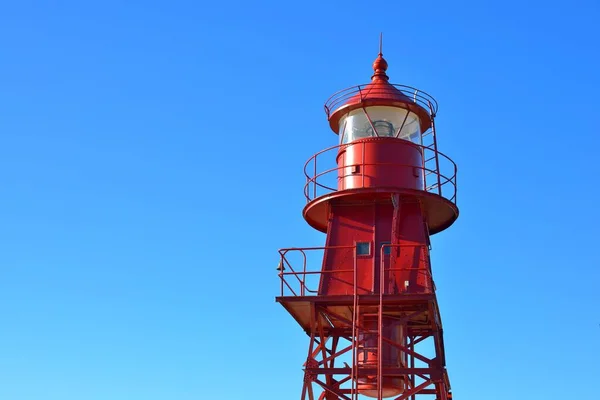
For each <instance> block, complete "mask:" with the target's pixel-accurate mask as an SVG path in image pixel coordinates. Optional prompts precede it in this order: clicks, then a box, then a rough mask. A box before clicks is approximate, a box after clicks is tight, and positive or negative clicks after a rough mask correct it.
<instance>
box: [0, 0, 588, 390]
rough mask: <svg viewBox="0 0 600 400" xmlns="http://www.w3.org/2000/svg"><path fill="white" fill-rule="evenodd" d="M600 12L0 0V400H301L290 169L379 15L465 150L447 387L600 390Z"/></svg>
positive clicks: (443, 286)
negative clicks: (286, 283)
mask: <svg viewBox="0 0 600 400" xmlns="http://www.w3.org/2000/svg"><path fill="white" fill-rule="evenodd" d="M323 3H324V4H323ZM599 7H600V6H598V4H597V3H594V2H592V1H588V2H584V1H579V2H578V1H575V2H571V3H569V4H568V5H567V4H566V3H564V2H556V1H549V2H548V1H547V2H527V4H525V2H517V1H504V2H496V4H482V2H474V1H473V2H460V1H458V2H380V3H378V5H367V4H366V3H365V2H353V1H344V2H316V1H305V2H300V3H293V4H292V3H286V2H261V1H258V2H253V3H249V2H229V1H223V2H214V3H208V2H207V3H204V4H202V3H200V4H199V3H198V2H192V1H171V2H166V1H165V2H141V1H137V2H136V1H129V2H124V1H103V2H75V1H54V2H35V1H19V2H4V4H3V5H2V11H1V12H0V138H1V140H2V145H1V146H0V177H1V185H0V190H1V193H2V195H1V196H0V210H2V211H1V213H2V218H1V223H0V250H1V251H0V319H1V321H2V324H1V325H0V399H6V400H38V399H39V400H42V399H43V400H82V399H84V400H131V399H139V400H154V399H167V398H168V399H177V400H188V399H234V398H240V397H242V396H243V397H244V398H250V399H254V398H257V399H258V398H260V399H263V400H269V399H273V400H275V399H281V398H298V397H299V395H300V388H301V383H302V372H301V365H302V362H303V360H304V359H305V355H306V350H307V345H308V340H307V337H306V336H305V335H304V334H303V333H301V332H300V329H299V327H298V326H296V324H295V322H294V321H293V320H292V319H291V318H290V317H289V316H288V315H287V314H286V313H285V312H284V310H283V309H282V308H281V307H280V306H279V305H277V304H275V303H274V296H275V295H276V294H277V293H278V290H279V286H278V280H277V276H276V271H275V267H276V265H277V261H278V258H277V257H278V255H277V249H278V248H281V247H291V246H319V245H322V244H323V243H324V235H322V234H320V233H317V232H315V231H313V230H312V229H311V228H309V227H308V225H306V223H305V222H304V220H303V219H302V217H301V209H302V207H303V205H304V201H305V200H304V197H303V194H302V188H303V184H304V177H303V174H302V166H303V165H304V162H305V161H306V160H307V159H308V158H309V157H310V156H311V155H312V154H313V153H315V152H317V151H319V150H320V149H322V148H325V147H328V146H331V145H334V144H335V143H336V140H337V137H336V136H335V135H334V134H333V133H332V132H331V131H330V130H329V128H328V124H327V121H326V118H325V115H324V113H323V109H322V105H323V102H324V101H325V100H326V99H327V98H328V97H329V95H331V94H332V93H334V92H336V91H337V90H340V89H343V88H345V87H348V86H352V85H356V84H360V83H365V82H367V81H368V79H369V77H370V74H371V69H370V68H371V67H370V66H371V63H372V61H373V59H374V58H375V56H376V53H377V41H378V35H379V32H380V31H382V32H384V53H385V56H386V59H387V60H388V62H389V65H390V67H389V70H388V73H389V75H390V76H391V80H392V81H393V82H396V83H403V84H408V85H412V86H416V87H418V88H421V89H423V90H425V91H427V92H429V93H431V94H432V95H433V96H434V97H436V99H437V100H438V102H439V103H440V110H439V114H438V119H437V128H438V137H439V145H440V149H441V150H442V151H443V152H444V153H446V154H448V155H450V156H451V157H452V158H453V159H454V160H455V161H456V163H457V164H458V166H459V179H458V183H459V197H458V203H459V207H460V209H461V216H460V218H459V220H458V221H457V222H456V224H455V225H454V226H453V227H452V228H451V229H450V230H448V231H446V232H444V233H441V234H439V235H437V236H435V237H434V238H433V253H432V262H433V268H434V274H435V279H436V284H437V287H438V296H439V301H440V307H441V310H442V315H443V319H444V324H445V339H446V340H445V344H446V353H447V363H448V369H449V373H450V378H451V381H452V385H453V389H454V396H455V398H456V399H457V400H461V399H463V400H464V399H467V400H468V399H473V400H475V399H482V398H485V399H487V400H496V399H498V400H500V399H501V400H506V399H527V400H529V399H542V398H544V399H552V398H563V397H566V396H568V397H570V398H578V399H594V396H595V391H594V388H593V382H595V380H597V377H598V376H600V366H599V365H598V363H597V359H598V355H600V311H599V309H600V295H599V294H598V293H599V290H598V288H599V286H600V272H599V268H598V266H599V264H600V257H599V256H598V252H597V251H596V250H597V248H596V247H597V243H598V239H599V235H598V233H597V229H598V228H599V227H600V224H599V222H600V211H599V209H598V196H599V194H600V191H599V189H598V182H599V178H598V176H599V175H600V167H599V166H598V158H599V157H598V155H597V148H598V147H599V146H600V140H599V139H598V132H599V128H598V107H599V103H600V102H599V101H598V96H597V92H598V91H599V90H600V78H599V77H598V70H599V67H600V59H599V57H600V56H599V55H598V51H597V48H598V41H599V40H600V34H599V31H598V28H597V24H598V18H599V17H600V9H599Z"/></svg>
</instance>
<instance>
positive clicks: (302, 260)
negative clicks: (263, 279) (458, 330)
mask: <svg viewBox="0 0 600 400" xmlns="http://www.w3.org/2000/svg"><path fill="white" fill-rule="evenodd" d="M403 248H414V249H423V250H425V251H424V252H423V254H424V255H425V257H426V259H424V260H420V262H419V267H417V268H402V267H396V266H395V264H396V263H395V261H394V260H396V259H398V258H399V257H400V253H401V251H402V249H403ZM387 249H389V250H390V254H389V255H388V254H387V253H386V250H387ZM325 250H352V261H351V263H348V265H346V266H344V268H343V269H331V270H323V268H322V265H323V255H324V253H325ZM311 252H314V253H316V254H314V255H317V256H320V257H318V261H317V260H315V262H309V261H308V258H309V253H311ZM379 252H380V253H379V266H377V267H378V269H379V279H380V282H379V290H376V291H374V292H373V294H380V293H383V294H390V293H391V292H392V291H393V290H391V289H390V288H389V287H388V285H387V283H388V282H389V281H390V279H389V278H390V276H391V274H392V273H394V272H401V271H416V273H417V274H424V275H425V281H428V282H430V284H431V290H434V289H435V288H434V286H433V278H432V275H431V269H430V265H429V257H428V254H429V253H428V246H427V245H425V244H389V243H386V244H382V245H381V247H380V248H379ZM393 252H397V254H396V255H394V254H393ZM279 255H280V262H279V268H278V270H279V274H278V275H279V278H280V296H316V295H318V294H319V285H320V282H321V278H322V277H324V276H327V275H328V274H339V273H352V276H353V278H352V280H351V281H348V282H344V283H345V284H347V285H348V286H349V287H352V288H353V289H352V291H353V293H350V294H351V295H352V294H358V293H357V290H358V286H357V285H358V283H359V282H357V275H356V272H357V268H356V265H357V254H356V246H327V247H302V248H300V247H293V248H287V249H280V250H279ZM291 255H294V256H296V257H298V258H299V264H301V265H297V263H294V262H293V261H291V257H292V256H291ZM361 257H362V256H361ZM371 257H374V255H372V256H371ZM373 272H375V269H373ZM373 278H375V277H373ZM382 288H383V290H381V289H382ZM361 290H362V289H361ZM407 290H409V289H408V287H404V288H402V289H401V290H400V291H401V292H403V291H407Z"/></svg>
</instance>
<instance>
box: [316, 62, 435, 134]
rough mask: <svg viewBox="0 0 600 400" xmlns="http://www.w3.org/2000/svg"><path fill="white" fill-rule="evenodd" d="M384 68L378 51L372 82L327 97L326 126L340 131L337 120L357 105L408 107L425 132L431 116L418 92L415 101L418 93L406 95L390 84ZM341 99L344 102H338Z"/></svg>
mask: <svg viewBox="0 0 600 400" xmlns="http://www.w3.org/2000/svg"><path fill="white" fill-rule="evenodd" d="M387 68H388V63H387V61H386V60H385V59H384V58H383V55H382V54H381V53H379V55H378V57H377V59H376V60H375V62H373V71H374V73H373V76H371V82H370V83H369V84H367V85H362V86H357V87H354V88H351V89H346V90H343V91H342V92H338V93H336V94H335V95H333V96H332V97H331V98H330V99H329V100H328V102H327V104H326V105H325V109H326V111H327V114H328V116H329V125H330V126H331V129H333V131H334V132H336V133H339V121H340V119H341V118H342V117H343V116H344V115H346V114H347V113H348V112H350V111H352V110H355V109H357V108H363V107H370V106H388V107H398V108H403V109H408V110H410V111H412V112H414V113H415V114H417V115H418V116H419V120H420V122H421V132H425V131H426V130H427V129H429V128H430V127H431V119H432V118H433V116H432V115H430V113H429V112H428V111H427V109H426V108H424V107H423V106H422V105H420V104H419V103H420V102H423V99H422V95H420V98H419V99H418V100H417V96H416V93H417V92H415V97H409V96H408V95H407V94H406V93H409V94H410V92H409V91H406V90H405V91H404V92H403V91H402V90H400V89H399V88H398V86H396V85H393V84H391V83H389V82H388V80H389V77H388V76H387V75H386V73H385V72H386V70H387ZM406 88H408V87H406ZM346 99H347V100H346ZM344 100H345V101H344ZM419 100H420V101H419ZM432 100H433V99H432ZM433 101H435V100H433ZM342 102H343V104H341V103H342ZM340 104H341V105H340ZM334 107H337V108H336V109H335V110H334V111H331V108H334Z"/></svg>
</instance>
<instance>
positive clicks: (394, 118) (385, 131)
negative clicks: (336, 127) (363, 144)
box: [339, 106, 421, 144]
mask: <svg viewBox="0 0 600 400" xmlns="http://www.w3.org/2000/svg"><path fill="white" fill-rule="evenodd" d="M339 135H340V143H342V144H343V143H349V142H352V141H355V140H358V139H363V138H369V137H396V138H399V139H404V140H409V141H411V142H413V143H418V144H420V143H421V129H420V124H419V118H418V117H417V115H416V114H414V113H412V112H410V111H409V110H406V109H404V108H398V107H383V106H375V107H366V108H365V109H362V108H361V109H357V110H352V111H350V112H349V113H348V114H346V115H345V116H343V117H342V118H341V119H340V131H339Z"/></svg>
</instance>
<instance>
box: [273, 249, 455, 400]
mask: <svg viewBox="0 0 600 400" xmlns="http://www.w3.org/2000/svg"><path fill="white" fill-rule="evenodd" d="M326 250H327V248H326V247H322V248H293V249H282V250H280V254H281V255H282V262H281V264H280V273H279V275H280V278H281V296H278V297H276V301H277V302H278V303H280V304H281V305H282V306H283V307H284V308H285V309H286V310H287V311H288V312H289V314H290V315H291V316H292V317H293V318H294V319H295V320H296V322H297V323H298V324H299V325H300V326H301V327H302V329H303V330H304V331H305V332H306V334H307V335H308V336H309V337H310V343H309V347H308V354H307V359H306V362H305V363H304V382H303V387H302V394H301V399H302V400H315V399H319V400H338V399H343V400H358V399H359V398H375V399H384V398H392V399H395V400H408V399H410V400H416V399H436V400H451V399H452V395H451V388H450V382H449V379H448V374H447V372H446V366H445V365H446V362H445V355H444V344H443V329H442V322H441V317H440V312H439V308H438V303H437V299H436V295H435V293H426V294H422V293H421V294H417V293H401V294H385V293H379V294H358V292H354V294H350V295H339V296H320V295H318V294H317V295H312V293H315V292H317V291H316V290H311V289H310V288H309V281H310V279H311V277H312V279H313V281H315V279H314V278H315V274H316V275H318V274H320V272H312V271H309V270H307V268H306V263H305V264H304V265H303V266H302V270H299V271H296V270H294V268H293V266H292V264H291V263H290V262H289V259H291V258H293V257H291V255H292V254H300V255H301V257H300V258H301V259H303V260H304V261H306V260H307V254H308V253H310V252H311V251H326ZM419 272H421V273H424V274H428V275H429V277H430V272H429V270H428V269H423V270H422V271H419ZM387 273H389V271H388V272H387ZM380 276H381V277H383V278H384V277H385V276H386V273H382V274H381V275H380ZM383 278H382V279H383ZM390 326H391V327H393V329H391V330H390V329H389V327H390ZM392 331H393V332H392Z"/></svg>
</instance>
